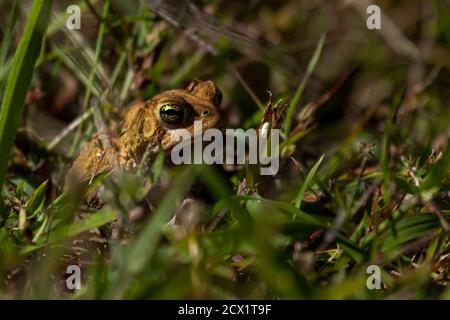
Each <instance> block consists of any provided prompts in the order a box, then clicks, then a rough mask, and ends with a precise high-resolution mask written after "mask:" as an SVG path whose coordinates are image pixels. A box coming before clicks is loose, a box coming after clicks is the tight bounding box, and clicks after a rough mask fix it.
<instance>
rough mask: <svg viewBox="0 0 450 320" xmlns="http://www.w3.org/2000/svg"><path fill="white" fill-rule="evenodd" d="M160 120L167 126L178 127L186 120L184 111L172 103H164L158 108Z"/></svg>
mask: <svg viewBox="0 0 450 320" xmlns="http://www.w3.org/2000/svg"><path fill="white" fill-rule="evenodd" d="M159 117H160V119H161V120H162V121H163V122H164V123H166V124H168V125H180V124H182V123H183V122H184V120H185V118H186V110H185V108H183V107H182V106H180V105H178V104H174V103H165V104H163V105H161V107H160V108H159Z"/></svg>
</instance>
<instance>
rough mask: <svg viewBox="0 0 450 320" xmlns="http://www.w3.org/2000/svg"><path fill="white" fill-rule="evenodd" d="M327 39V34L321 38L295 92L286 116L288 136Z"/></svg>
mask: <svg viewBox="0 0 450 320" xmlns="http://www.w3.org/2000/svg"><path fill="white" fill-rule="evenodd" d="M325 39H326V34H325V33H323V34H322V35H321V36H320V39H319V42H318V43H317V46H316V50H315V51H314V54H313V56H312V58H311V60H309V63H308V68H307V69H306V73H305V76H304V77H303V80H302V81H301V82H300V85H299V86H298V88H297V91H295V94H294V97H293V98H292V100H291V103H290V104H289V107H288V110H287V114H286V121H285V123H284V133H285V134H286V136H287V135H289V132H290V130H291V126H292V116H293V115H294V112H295V110H296V108H297V106H298V104H299V102H300V99H301V98H302V96H303V92H304V91H305V88H306V85H307V83H308V81H309V78H310V77H311V75H312V73H313V72H314V69H315V68H316V65H317V62H319V58H320V55H321V54H322V49H323V45H324V44H325Z"/></svg>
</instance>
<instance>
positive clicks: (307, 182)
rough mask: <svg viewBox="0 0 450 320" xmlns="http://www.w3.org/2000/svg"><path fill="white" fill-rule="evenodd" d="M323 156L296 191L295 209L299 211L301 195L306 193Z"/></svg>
mask: <svg viewBox="0 0 450 320" xmlns="http://www.w3.org/2000/svg"><path fill="white" fill-rule="evenodd" d="M323 158H324V155H323V156H321V157H320V159H319V161H317V163H316V164H315V165H314V166H313V167H312V168H311V170H310V171H309V172H308V175H307V176H306V179H305V182H303V184H302V186H301V188H300V190H299V191H298V194H297V197H296V198H295V207H296V208H297V209H299V210H300V206H301V204H302V200H303V195H304V194H305V192H306V189H307V188H308V187H309V185H310V184H311V182H312V180H313V178H314V176H315V175H316V172H317V169H319V166H320V164H321V163H322V161H323Z"/></svg>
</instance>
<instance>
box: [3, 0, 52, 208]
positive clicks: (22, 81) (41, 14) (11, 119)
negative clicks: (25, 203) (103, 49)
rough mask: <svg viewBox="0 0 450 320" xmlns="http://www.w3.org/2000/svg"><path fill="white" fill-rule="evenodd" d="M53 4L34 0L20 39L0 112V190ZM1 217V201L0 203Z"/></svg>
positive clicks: (43, 0)
mask: <svg viewBox="0 0 450 320" xmlns="http://www.w3.org/2000/svg"><path fill="white" fill-rule="evenodd" d="M51 7H52V0H35V1H33V5H32V7H31V10H30V14H29V16H28V19H27V22H26V24H25V29H24V32H23V35H22V38H21V39H20V42H19V45H18V48H17V51H16V55H15V57H14V62H13V65H12V69H11V73H10V74H9V77H8V81H7V84H6V88H5V94H4V96H3V100H2V107H1V109H0V148H1V150H2V152H0V190H1V189H2V186H3V180H4V178H5V176H6V171H7V168H8V159H9V154H10V152H11V148H12V146H13V143H14V139H15V137H16V132H17V128H18V126H19V122H20V119H21V117H22V112H23V108H24V104H25V96H26V94H27V91H28V87H29V86H30V83H31V78H32V76H33V71H34V66H35V63H36V60H37V59H38V57H39V54H40V52H41V46H42V42H43V39H44V35H45V32H46V29H47V23H48V20H49V17H50V12H51ZM0 206H1V207H0V213H1V216H3V217H4V216H5V215H4V213H3V211H4V210H3V200H1V201H0Z"/></svg>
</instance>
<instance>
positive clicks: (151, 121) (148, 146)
mask: <svg viewBox="0 0 450 320" xmlns="http://www.w3.org/2000/svg"><path fill="white" fill-rule="evenodd" d="M221 100H222V94H221V92H220V90H219V89H218V88H217V86H216V85H215V83H214V82H213V81H197V80H196V81H192V82H191V83H190V84H189V85H188V86H187V87H186V89H178V90H169V91H165V92H163V93H161V94H158V95H156V96H155V97H153V98H152V99H150V100H149V101H147V102H142V103H138V104H135V105H134V106H132V107H131V108H130V109H129V110H128V111H127V112H126V114H125V116H124V120H123V123H122V129H121V132H120V134H119V135H117V136H111V137H110V139H109V140H110V142H111V143H110V147H109V148H102V146H100V145H99V143H98V141H99V135H98V134H97V135H95V136H94V137H93V138H92V140H91V141H90V142H88V143H87V145H86V146H85V147H84V148H83V149H82V150H81V152H80V154H79V156H78V157H77V159H76V160H75V161H74V163H73V165H72V167H71V169H70V170H69V172H68V174H67V178H66V186H67V185H68V184H71V183H70V182H69V183H68V181H67V180H68V179H69V180H70V181H73V179H75V178H76V180H77V181H88V180H90V179H92V177H93V176H95V175H96V174H97V173H100V172H104V171H108V170H115V169H117V168H119V169H131V168H134V167H136V165H137V164H139V163H140V161H141V159H142V157H143V155H144V153H145V152H146V151H147V152H148V153H149V155H150V156H151V155H154V154H156V153H157V152H158V151H159V150H160V149H162V150H170V149H171V148H172V147H173V146H175V145H176V144H177V143H178V142H179V141H175V140H174V138H173V137H174V135H173V133H174V132H175V131H176V130H177V129H180V128H183V129H187V130H188V131H189V132H190V133H191V135H192V134H193V132H194V121H201V122H202V128H203V130H206V129H209V128H213V127H216V126H217V125H218V123H219V119H220V114H219V105H220V103H221ZM114 162H115V163H114Z"/></svg>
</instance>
